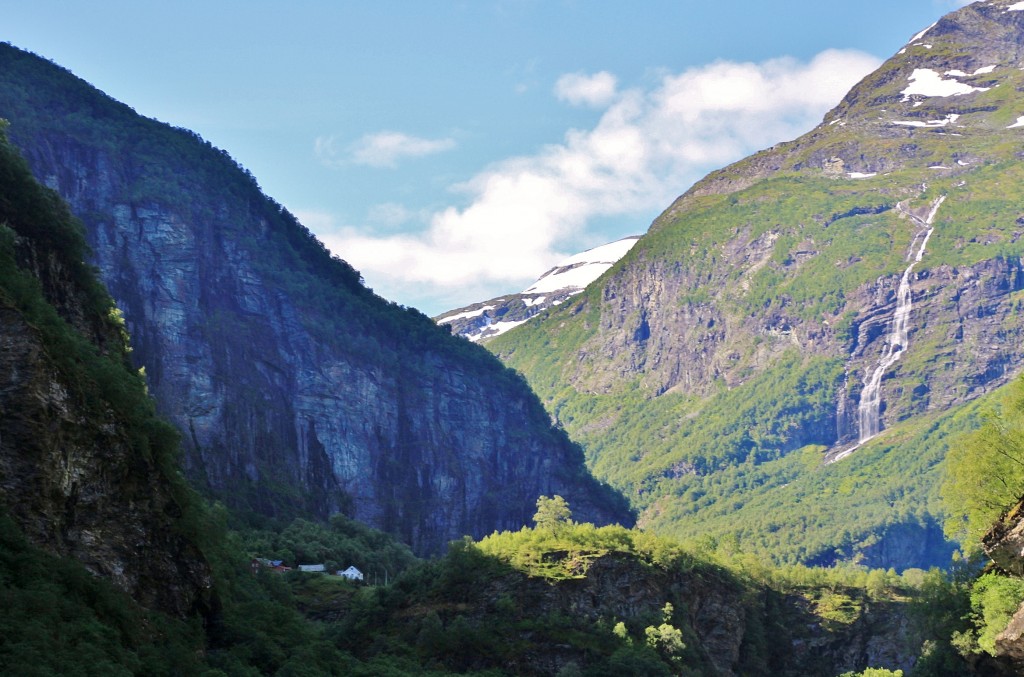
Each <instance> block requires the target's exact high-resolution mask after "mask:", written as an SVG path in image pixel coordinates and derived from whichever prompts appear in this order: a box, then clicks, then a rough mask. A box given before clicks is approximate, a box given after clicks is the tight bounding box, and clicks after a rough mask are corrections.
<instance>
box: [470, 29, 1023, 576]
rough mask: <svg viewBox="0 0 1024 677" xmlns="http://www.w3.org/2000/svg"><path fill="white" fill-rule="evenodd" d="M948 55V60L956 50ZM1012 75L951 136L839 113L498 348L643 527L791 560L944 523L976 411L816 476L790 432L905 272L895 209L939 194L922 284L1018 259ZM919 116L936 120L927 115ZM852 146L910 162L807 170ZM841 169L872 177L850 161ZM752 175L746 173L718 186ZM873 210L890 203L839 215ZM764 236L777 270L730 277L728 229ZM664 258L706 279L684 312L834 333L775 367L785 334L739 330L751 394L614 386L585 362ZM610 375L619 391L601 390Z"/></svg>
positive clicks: (811, 411)
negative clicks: (866, 296) (606, 325)
mask: <svg viewBox="0 0 1024 677" xmlns="http://www.w3.org/2000/svg"><path fill="white" fill-rule="evenodd" d="M941 49H943V47H942V46H941V45H939V46H937V47H936V51H937V52H938V51H939V50H941ZM945 49H946V50H947V51H950V52H955V51H956V46H955V45H953V46H949V45H947V46H945ZM893 67H894V66H892V65H887V66H883V68H882V69H881V70H880V71H879V73H878V74H876V76H873V77H875V78H876V79H877V80H878V81H880V82H884V81H886V80H887V78H889V74H888V73H887V68H893ZM1004 77H1005V79H1004V81H1003V82H1002V83H1001V84H1000V85H999V86H998V87H995V88H993V89H991V90H989V91H988V92H983V93H979V94H977V95H975V96H974V97H973V98H971V99H970V102H969V104H966V103H962V104H961V103H960V100H957V101H956V103H957V104H959V105H961V106H962V108H963V109H964V110H967V109H968V108H970V109H972V110H973V111H974V112H965V113H964V114H963V115H962V117H961V120H960V123H961V125H962V127H959V128H957V133H958V134H961V135H960V136H953V135H951V134H948V133H946V131H948V130H945V129H942V128H937V129H934V130H913V131H911V130H908V129H906V128H897V127H896V126H893V125H891V124H889V122H888V121H883V122H875V121H874V120H873V119H872V120H867V121H865V120H866V116H865V115H864V114H863V112H862V111H861V112H859V111H858V110H856V109H853V110H841V109H837V111H839V113H837V114H836V115H840V114H842V115H844V116H848V119H849V124H846V125H845V126H844V125H836V126H828V125H826V126H824V127H822V128H821V129H820V130H817V131H815V132H813V133H811V134H810V135H808V136H807V137H805V138H804V139H801V140H799V141H797V142H793V143H791V144H782V145H781V146H779V147H778V151H777V152H778V154H779V155H780V157H781V158H782V161H781V163H780V170H779V171H776V172H774V173H773V174H772V175H771V176H770V177H767V178H761V179H760V180H758V181H756V182H754V183H753V185H750V186H749V187H747V188H745V189H743V190H739V191H736V192H732V193H729V194H711V195H703V196H699V197H695V198H688V199H687V200H686V201H685V202H684V203H682V204H681V206H679V205H678V203H677V206H674V207H673V209H670V210H669V211H667V212H666V214H665V215H663V216H662V218H660V219H659V220H658V221H656V222H655V224H654V226H652V228H651V231H650V232H649V233H648V234H647V235H646V236H645V237H644V238H643V239H642V240H641V241H640V243H639V244H638V245H637V246H636V247H635V248H634V249H633V250H632V251H631V252H630V253H629V254H628V255H627V257H626V258H625V259H623V260H622V261H621V262H620V263H619V264H618V265H617V266H616V267H615V268H613V269H612V270H611V271H609V273H607V274H606V275H605V277H604V278H602V280H599V281H598V282H597V283H595V284H594V285H592V286H591V287H590V288H589V289H588V291H587V292H585V293H584V294H583V295H581V296H580V297H578V300H575V301H574V302H573V303H571V304H566V306H564V307H560V308H557V309H553V310H552V311H550V312H549V313H547V314H545V315H544V316H541V317H540V318H538V319H536V320H534V321H533V322H531V323H529V324H527V325H524V326H523V327H520V328H517V330H515V331H512V332H510V333H508V334H506V335H504V336H501V337H499V338H497V339H495V340H493V341H491V342H490V343H489V344H488V347H489V348H490V349H492V350H493V351H494V352H496V353H497V354H498V355H500V356H502V358H503V359H505V360H506V362H507V363H508V364H510V365H511V366H513V367H514V368H516V369H518V370H520V371H522V372H523V373H524V374H525V375H526V376H527V378H528V380H529V381H530V383H531V385H533V387H534V388H535V389H536V390H537V392H538V393H540V394H541V397H542V399H543V400H544V402H545V404H546V406H547V407H548V409H549V411H550V412H551V413H552V415H553V416H555V417H556V418H557V419H558V420H559V422H560V423H562V424H563V425H564V426H565V427H566V429H567V430H568V431H569V432H570V434H571V435H572V436H573V437H574V438H575V439H578V440H579V441H581V442H582V443H583V444H584V446H585V449H586V452H587V458H588V462H589V464H590V465H591V467H592V468H593V470H594V472H595V474H596V475H597V476H598V477H599V478H601V479H604V480H607V481H609V482H610V483H612V484H613V486H616V487H617V488H620V489H622V490H623V491H625V492H626V493H627V495H628V496H629V497H630V499H631V500H632V501H633V502H634V504H635V505H636V506H637V507H639V508H641V509H643V510H645V514H644V515H643V517H642V521H643V522H644V523H646V524H647V525H648V526H650V527H652V528H654V529H656V530H658V531H659V532H664V533H671V534H674V535H678V536H683V537H693V536H697V535H699V534H703V533H711V534H717V535H722V534H726V533H733V534H737V535H739V536H740V537H741V539H742V542H743V545H744V547H749V548H751V549H755V550H758V551H763V552H770V553H771V554H772V555H773V556H774V557H775V558H776V559H778V560H780V561H793V560H799V559H804V558H811V559H814V558H815V557H816V556H823V555H826V553H827V552H828V551H830V550H832V549H835V548H839V549H843V548H844V547H847V546H848V545H849V544H851V543H858V542H866V543H869V542H870V541H871V538H872V537H871V534H872V532H878V531H879V530H880V529H882V528H883V527H885V526H886V525H888V524H892V523H896V522H899V521H901V520H904V519H907V518H910V519H912V520H918V519H924V518H926V517H927V516H928V515H931V516H936V515H938V514H939V513H940V511H941V508H940V506H939V505H938V503H937V501H936V495H937V482H938V481H939V478H940V476H941V465H942V459H943V456H944V445H945V440H946V439H947V437H948V434H949V433H950V432H955V431H958V430H962V429H965V428H969V427H971V426H972V425H974V421H975V417H974V415H973V413H972V412H974V411H976V410H975V409H974V408H971V407H968V408H966V409H963V410H956V411H952V412H946V413H944V414H942V415H938V414H933V415H931V416H930V417H929V418H928V419H926V420H914V421H910V422H908V423H906V424H895V423H892V422H890V424H889V425H890V427H891V430H890V431H889V432H888V433H887V434H886V435H884V436H883V437H882V438H879V439H877V440H875V441H873V442H872V443H870V444H869V445H867V446H866V447H865V448H863V449H862V450H860V451H858V452H857V454H856V455H855V457H854V458H853V459H851V460H850V461H847V462H846V463H842V464H839V465H836V466H832V467H829V468H821V467H819V463H818V462H819V460H820V454H821V451H822V450H821V449H810V448H804V449H802V450H800V451H799V452H798V453H795V454H794V453H791V452H793V451H795V450H796V449H797V448H798V447H799V445H794V444H792V443H791V436H790V434H789V433H790V432H791V431H793V430H798V429H800V426H801V425H802V423H804V422H806V421H809V420H820V417H821V414H822V412H823V411H825V410H827V409H828V408H829V407H832V408H834V406H835V405H834V401H835V399H834V395H835V392H836V389H837V387H838V386H839V385H840V383H841V380H842V378H843V372H844V364H845V360H846V353H847V351H848V350H849V348H850V347H851V341H852V338H853V337H852V336H850V331H849V330H850V327H851V324H852V322H853V321H854V320H855V319H856V317H857V312H858V308H857V307H856V304H854V303H852V302H851V299H852V298H853V297H854V295H855V294H856V293H857V290H858V289H863V288H864V287H865V286H866V285H869V284H871V283H873V282H874V281H875V280H876V279H877V278H879V277H880V276H883V275H886V276H890V277H898V276H899V274H900V272H901V271H902V270H903V268H904V267H905V266H906V263H905V262H904V253H905V252H906V251H908V248H909V247H910V244H911V237H912V233H913V231H914V229H913V228H912V227H911V226H910V225H909V224H908V222H907V220H906V219H905V218H902V217H900V216H899V215H898V214H897V212H896V210H894V209H892V207H894V206H895V204H896V203H897V202H900V201H907V200H909V201H910V202H909V204H910V205H911V207H915V208H919V207H923V206H926V205H927V204H929V203H930V201H932V200H934V199H935V198H936V197H938V196H939V195H943V194H945V195H947V200H946V201H945V203H944V204H943V206H942V208H941V210H940V212H939V214H938V217H937V219H936V231H935V234H934V235H933V237H932V239H931V240H930V242H929V245H928V252H927V257H926V259H925V260H924V262H923V263H922V264H920V265H919V266H918V272H927V271H928V270H930V269H931V270H934V269H937V268H939V267H941V266H951V267H965V266H970V265H973V264H977V263H979V262H983V261H986V260H991V259H995V258H999V257H1004V258H1011V259H1012V258H1016V257H1019V256H1021V254H1022V253H1024V241H1022V240H1021V239H1019V238H1018V235H1019V233H1018V232H1017V231H1018V230H1019V229H1020V226H1019V225H1018V224H1017V222H1016V219H1017V217H1018V216H1019V213H1020V209H1019V205H1020V188H1019V187H1020V186H1021V185H1022V180H1024V167H1022V166H1021V164H1020V163H1019V161H1018V160H1017V158H1016V156H1015V153H1016V152H1017V149H1018V148H1019V131H1020V130H1007V129H1005V127H1006V126H1007V125H1008V124H1010V123H1012V122H1013V121H1014V119H1015V116H1016V115H1017V114H1019V113H1016V112H1015V111H1016V108H1015V106H1016V105H1017V104H1016V102H1017V100H1018V99H1019V94H1018V93H1017V89H1018V87H1020V86H1021V85H1024V74H1022V73H1020V72H1016V71H1015V72H1013V73H1010V74H1008V75H1005V76H1004ZM901 86H903V85H902V81H901V80H895V81H893V82H890V83H888V84H884V85H882V86H880V87H881V88H880V89H879V90H878V91H877V92H875V94H877V95H878V96H879V97H881V96H884V95H886V94H889V95H892V94H893V93H894V92H896V91H898V89H899V87H901ZM951 105H952V104H951ZM954 109H955V106H954V107H952V108H950V109H949V110H950V111H953V110H954ZM915 115H916V113H915ZM921 115H922V116H923V117H924V118H927V119H931V118H934V117H941V115H938V113H934V112H932V113H929V112H928V111H927V110H926V109H922V111H921ZM858 116H859V118H860V119H858ZM890 117H891V119H906V118H907V117H909V114H907V113H904V114H898V113H895V112H893V113H892V114H891V115H890ZM835 119H839V118H838V117H837V118H835ZM872 125H874V126H872ZM851 147H856V150H857V152H858V153H859V154H860V156H861V157H863V158H866V160H864V161H865V162H868V163H870V162H871V158H883V159H884V158H900V157H901V156H907V157H906V158H905V161H904V162H903V164H902V166H899V167H895V168H893V171H891V172H882V173H879V175H878V176H876V177H874V178H869V179H859V180H851V179H848V178H846V177H845V174H841V175H840V176H839V177H837V178H830V177H827V176H825V175H823V173H822V171H821V169H820V166H821V165H820V162H817V163H816V158H820V157H829V156H830V155H831V154H833V153H836V154H847V155H848V154H849V149H850V148H851ZM908 148H909V149H908ZM908 154H909V155H908ZM958 160H961V161H962V162H964V163H966V164H958V162H957V161H958ZM931 165H943V166H946V167H950V168H951V169H950V170H936V169H931V168H930V166H931ZM846 169H847V170H848V171H854V170H856V171H869V170H871V169H872V167H871V166H863V167H860V166H852V165H850V164H848V165H847V168H846ZM746 171H748V168H747V166H745V164H744V163H738V164H737V165H735V166H734V167H731V168H728V169H726V170H723V175H736V176H742V175H743V174H744V172H746ZM866 209H870V210H880V209H881V210H882V211H881V212H880V213H877V214H863V213H860V214H852V215H849V216H846V217H844V218H839V219H838V220H835V217H836V216H838V215H843V214H848V213H850V212H851V211H854V210H866ZM768 231H773V232H775V233H777V234H778V237H777V239H776V240H775V242H774V251H773V253H772V256H771V260H770V261H769V262H768V264H767V265H764V266H763V267H761V268H760V269H759V270H757V271H756V272H755V273H753V274H749V272H748V271H746V270H744V269H741V268H738V267H734V268H732V269H731V270H729V271H728V272H727V273H725V274H724V277H723V273H722V272H721V271H722V269H723V267H724V263H723V260H722V259H723V256H722V252H723V248H724V246H725V245H726V244H727V243H728V242H729V241H730V239H731V238H733V237H735V236H736V234H737V233H744V234H745V236H747V237H749V238H750V239H754V238H757V237H758V236H760V235H762V234H764V233H766V232H768ZM799 249H802V250H808V249H810V250H814V251H816V252H817V255H815V256H812V257H810V258H809V259H806V260H803V261H802V262H800V263H799V265H793V256H792V254H793V252H794V251H796V250H799ZM659 262H660V263H662V264H664V265H662V267H661V269H662V270H664V269H667V268H668V267H672V266H675V270H676V271H677V274H679V275H681V276H683V277H684V279H687V280H706V279H709V277H710V278H711V279H713V282H711V283H710V284H708V283H704V284H699V283H698V284H695V285H693V286H691V287H690V288H687V289H683V290H682V291H681V292H680V294H679V295H678V297H677V298H676V299H675V300H674V302H675V303H678V304H683V305H686V304H689V305H690V306H692V307H697V306H700V305H701V304H705V305H707V306H709V307H714V308H715V309H717V310H719V311H720V312H723V313H724V314H725V315H726V316H727V317H728V318H732V319H733V320H734V322H732V323H731V325H730V326H737V325H740V324H741V323H742V322H743V321H744V319H745V318H752V317H757V316H768V315H770V314H771V313H773V312H775V313H783V314H785V315H786V316H788V317H792V318H796V319H798V320H800V321H804V322H808V323H817V324H824V323H828V325H829V327H830V329H829V331H831V332H832V334H833V341H834V344H833V349H832V350H831V351H830V352H828V351H827V352H826V353H825V354H818V355H807V354H800V353H798V352H797V351H795V350H794V351H791V352H786V351H782V350H779V349H778V343H776V344H773V345H771V346H769V347H770V348H773V350H769V351H768V352H769V354H771V355H772V359H773V360H775V362H774V363H773V364H772V365H771V366H770V367H768V368H766V367H765V364H764V359H763V355H764V354H765V352H764V349H765V345H764V344H765V343H771V342H772V341H778V340H779V339H775V338H772V337H766V336H762V335H757V334H754V333H747V334H743V333H742V332H740V333H737V332H733V334H732V335H731V336H730V337H729V339H728V341H729V348H730V349H731V350H732V351H733V352H734V354H735V357H734V358H733V359H734V361H735V365H734V367H733V369H734V371H733V374H732V375H731V376H732V378H733V379H734V382H735V379H737V378H738V379H740V380H741V381H742V384H741V385H738V386H734V387H728V386H727V385H726V384H725V383H724V382H718V383H713V384H711V385H710V388H709V390H710V394H709V395H708V396H707V397H694V396H690V395H687V394H686V393H679V392H676V391H675V390H672V391H670V392H669V393H666V394H660V395H657V396H656V393H655V392H654V391H653V390H652V389H651V388H650V387H649V386H648V384H647V382H646V380H645V374H644V373H643V372H642V371H641V372H636V373H633V374H624V375H620V376H618V377H614V378H611V379H609V378H608V377H607V374H606V373H602V369H603V366H602V364H601V363H600V362H599V360H593V361H588V360H587V359H585V358H582V357H580V356H581V355H584V354H585V353H586V352H587V351H588V349H592V348H594V347H595V346H597V345H599V344H598V342H597V339H598V337H599V335H600V328H601V326H602V313H604V312H613V311H612V310H610V308H611V306H610V304H608V303H605V302H604V301H603V299H602V294H603V291H604V289H605V288H607V286H608V285H609V284H610V283H613V282H615V281H616V280H618V279H621V278H623V277H625V276H628V275H631V274H633V271H636V270H640V269H643V268H644V267H647V268H649V269H650V268H653V267H654V266H655V265H657V264H658V263H659ZM620 289H621V287H620ZM932 360H933V354H932V353H931V352H930V351H929V349H928V345H924V344H923V345H912V347H911V350H909V351H908V352H907V354H906V355H904V357H903V359H902V361H901V362H900V363H899V364H898V366H897V369H898V374H897V375H898V376H900V377H905V378H906V379H907V380H906V383H907V384H909V387H906V385H905V387H904V391H905V392H909V391H911V390H912V389H913V386H914V383H910V381H912V380H914V379H917V380H919V381H920V380H923V379H927V374H928V372H929V371H930V370H933V369H934V368H935V366H934V365H933V364H931V362H932ZM609 381H611V382H612V384H613V385H612V386H611V387H610V388H608V387H601V388H598V387H592V385H593V384H594V383H600V384H602V386H603V385H604V384H606V383H608V382H609ZM817 441H818V442H820V443H821V444H826V445H827V444H831V443H832V442H834V439H828V438H827V434H826V433H825V432H824V431H823V433H822V436H821V438H820V439H819V440H817ZM694 470H695V471H696V474H692V471H694ZM787 484H788V485H789V486H787V487H786V488H784V489H783V488H782V487H783V486H785V485H787Z"/></svg>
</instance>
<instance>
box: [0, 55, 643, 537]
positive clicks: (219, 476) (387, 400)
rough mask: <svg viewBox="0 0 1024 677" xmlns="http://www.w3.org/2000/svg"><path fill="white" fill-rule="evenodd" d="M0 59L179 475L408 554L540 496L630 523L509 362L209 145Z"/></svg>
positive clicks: (35, 157) (29, 59) (30, 150)
mask: <svg viewBox="0 0 1024 677" xmlns="http://www.w3.org/2000/svg"><path fill="white" fill-rule="evenodd" d="M0 63H2V68H0V70H2V76H0V78H2V84H0V116H4V117H6V118H8V119H10V120H11V123H12V124H11V137H12V140H13V141H14V142H15V143H16V144H17V145H19V146H20V147H21V148H22V149H23V152H24V153H25V155H26V157H27V158H28V160H29V164H30V165H31V167H32V169H33V171H34V172H35V174H36V175H37V176H38V177H39V178H40V179H41V180H42V181H43V182H45V183H46V184H47V185H49V186H50V187H52V188H54V189H55V190H57V191H58V192H59V193H60V194H61V195H62V196H64V198H65V199H66V200H67V201H68V202H69V203H70V205H71V207H72V209H73V210H74V212H75V213H76V214H77V215H78V216H79V217H80V218H81V219H82V220H83V222H84V223H85V225H86V228H87V232H88V238H89V242H90V245H91V246H92V248H93V252H94V261H95V263H96V264H97V265H98V266H99V268H100V270H101V273H102V275H103V278H104V281H105V282H106V283H107V285H108V286H109V288H110V290H111V293H112V295H113V296H114V298H115V299H116V300H117V303H118V306H119V307H120V308H122V309H123V311H124V314H125V318H126V321H127V324H128V327H129V329H130V331H131V334H132V336H133V345H134V358H135V359H136V361H137V363H138V364H140V365H142V366H144V367H145V368H146V374H147V377H148V381H149V384H150V388H151V389H152V392H153V394H154V396H155V398H156V400H157V402H158V405H159V408H160V410H161V413H163V414H164V415H165V416H166V417H168V418H169V419H170V420H171V421H172V422H174V423H175V424H176V425H177V426H178V428H179V429H180V430H181V431H182V434H183V438H184V447H185V462H186V466H187V468H188V471H189V473H190V474H191V476H192V477H193V478H196V479H197V480H198V481H199V482H201V483H203V484H205V485H206V486H208V487H209V488H210V489H211V490H212V491H213V492H214V493H216V494H217V495H218V496H220V497H221V498H223V499H224V500H226V501H228V502H229V503H231V504H233V505H236V506H240V507H247V508H251V509H254V510H258V511H260V512H264V513H268V514H279V515H287V514H295V513H299V512H301V513H307V514H315V515H320V516H327V515H329V514H331V513H333V512H338V511H345V512H348V513H349V514H351V515H353V516H355V517H357V518H359V519H361V520H364V521H366V522H368V523H369V524H371V525H373V526H376V527H379V528H382V529H385V530H387V531H390V532H392V533H396V534H399V535H401V536H402V537H403V538H404V539H406V540H407V541H408V542H409V543H411V544H412V545H413V546H414V547H415V548H416V549H417V550H418V551H419V552H436V551H438V550H440V549H441V548H443V547H444V545H445V544H446V543H447V542H448V541H449V540H451V539H453V538H458V537H460V536H461V535H463V534H472V535H477V536H479V535H482V534H485V533H488V532H490V531H492V530H494V529H499V528H515V527H518V526H520V525H522V524H523V523H525V522H527V521H528V520H529V518H530V516H531V515H532V512H533V508H534V502H535V501H536V499H537V496H538V495H540V494H553V493H558V494H562V495H564V496H566V498H568V499H569V500H570V501H571V502H572V504H573V505H574V507H575V508H576V509H577V511H578V512H579V514H580V515H581V516H582V517H585V518H587V519H592V520H594V521H597V522H607V521H619V520H621V521H628V520H629V519H630V516H629V514H628V512H627V511H626V510H625V507H624V503H623V502H622V501H621V499H620V498H617V497H616V496H615V495H614V493H613V492H610V491H608V490H607V489H606V488H604V487H602V486H600V485H598V484H597V483H596V482H595V481H594V480H593V479H592V478H591V477H590V476H589V474H588V473H587V472H586V470H585V468H584V467H583V462H582V455H581V454H580V452H579V451H578V449H577V448H576V447H575V446H574V445H573V444H571V443H570V442H569V440H568V438H567V437H566V436H565V435H564V434H562V433H561V432H560V431H558V430H555V429H553V428H552V427H551V425H550V423H549V420H548V417H547V414H546V413H545V412H544V410H543V408H542V407H541V406H540V404H539V403H538V402H537V400H536V398H535V397H534V396H533V394H532V393H531V392H530V390H529V388H528V387H527V386H526V385H525V383H523V382H522V380H521V379H520V378H519V377H517V376H516V375H515V374H514V373H512V372H510V371H508V370H506V369H505V368H503V367H502V366H501V364H500V363H499V362H497V361H496V360H494V359H493V358H491V357H490V355H488V354H487V353H486V352H485V351H483V350H482V349H480V348H476V347H474V346H472V345H470V344H468V343H467V342H465V341H462V340H459V339H455V338H452V337H450V336H449V335H448V333H447V331H445V330H443V329H440V328H437V327H436V326H434V325H433V323H432V322H430V320H429V319H428V318H426V317H425V316H423V315H421V314H420V313H417V312H415V311H412V310H406V309H403V308H400V307H398V306H395V305H394V304H388V303H386V302H384V301H383V300H381V299H379V298H377V297H375V296H374V295H373V294H372V293H371V292H370V291H369V290H367V289H366V288H365V287H363V286H362V284H361V282H360V280H359V276H358V273H356V272H355V271H354V270H352V269H351V267H349V266H348V265H347V264H345V263H344V262H342V261H340V260H338V259H336V258H332V257H331V256H330V255H329V253H328V252H327V251H326V250H325V249H324V248H323V246H322V245H321V244H320V243H319V242H317V241H316V240H315V239H314V238H313V236H312V235H311V234H310V233H309V232H308V231H306V230H305V229H304V228H303V227H302V226H300V225H299V224H298V223H297V222H296V221H295V220H294V218H293V217H291V215H290V214H288V213H287V212H286V211H284V210H283V209H282V208H281V207H280V206H279V205H276V204H275V203H273V202H272V201H270V200H268V199H267V198H265V197H264V196H263V195H262V194H261V193H260V192H259V189H258V186H257V185H256V183H255V181H254V180H253V179H252V177H251V176H249V175H248V174H247V173H245V172H244V171H243V170H241V169H240V168H238V167H237V166H236V165H235V164H234V163H233V162H232V161H231V160H230V159H229V158H228V157H227V156H226V154H224V153H222V152H218V151H216V150H215V149H213V148H212V147H210V146H209V145H208V144H204V143H203V142H202V141H201V140H199V139H197V138H196V137H194V136H193V135H191V134H189V133H187V132H184V131H182V130H175V129H171V128H169V127H167V126H166V125H161V124H159V123H156V122H153V121H150V120H146V119H143V118H140V117H139V116H137V115H135V114H134V112H133V111H131V110H130V109H128V108H127V107H125V106H123V105H121V104H118V103H116V102H114V101H112V100H110V99H109V98H107V97H106V96H104V95H103V94H101V93H100V92H97V91H96V90H94V89H92V88H91V87H89V86H88V85H86V84H85V83H83V82H81V81H79V80H77V79H76V78H74V77H72V76H71V75H70V74H68V73H66V72H64V71H62V70H60V69H58V68H56V67H54V66H53V65H51V64H48V63H46V62H44V61H42V60H41V59H38V58H37V57H34V56H32V55H28V54H25V53H23V52H20V51H18V50H16V49H13V48H11V47H9V46H4V47H2V49H0ZM44 111H45V112H44Z"/></svg>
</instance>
